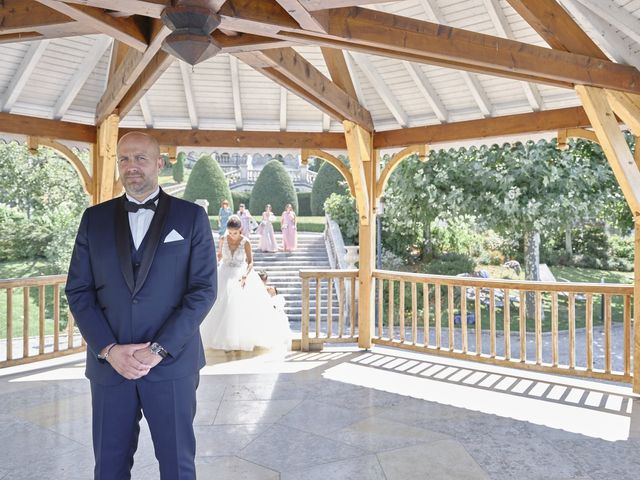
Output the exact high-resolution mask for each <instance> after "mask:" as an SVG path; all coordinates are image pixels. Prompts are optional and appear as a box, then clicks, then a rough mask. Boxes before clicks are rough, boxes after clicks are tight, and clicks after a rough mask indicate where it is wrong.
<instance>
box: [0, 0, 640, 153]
mask: <svg viewBox="0 0 640 480" xmlns="http://www.w3.org/2000/svg"><path fill="white" fill-rule="evenodd" d="M166 3H167V2H165V1H163V0H68V1H64V2H63V1H60V0H37V1H35V0H33V1H32V0H4V1H1V2H0V109H1V110H2V112H5V113H9V114H12V115H11V116H6V115H3V116H0V131H14V130H11V129H15V128H16V127H15V126H12V127H11V129H9V128H5V129H4V130H3V124H4V125H8V123H9V121H10V122H27V123H28V120H26V121H25V120H24V119H23V120H20V117H18V116H19V115H24V116H33V117H39V118H41V119H52V120H62V121H64V122H71V123H79V124H85V125H95V124H96V123H97V122H100V121H101V120H103V119H104V118H105V117H106V116H107V115H108V114H110V113H111V112H113V111H115V110H116V109H117V110H118V111H119V112H120V114H121V117H122V119H121V122H120V126H121V127H122V128H154V129H181V130H189V129H198V130H214V131H238V132H244V133H243V134H246V132H252V131H261V132H290V133H295V132H314V133H322V132H335V133H340V132H342V131H343V127H342V123H341V120H344V119H347V120H351V121H353V122H355V123H358V124H360V125H363V126H364V127H366V128H368V129H370V130H374V131H376V132H386V134H385V135H386V136H385V135H382V137H381V140H380V142H381V143H380V144H378V146H393V145H396V144H398V142H399V141H401V142H403V143H405V144H406V143H408V142H407V141H406V140H407V139H409V140H411V141H414V139H417V138H419V139H422V138H424V141H429V140H430V139H431V140H432V141H434V140H435V141H436V142H437V141H451V140H452V138H451V137H455V136H456V133H455V131H456V130H458V129H456V130H452V129H447V128H446V125H445V124H450V123H455V122H465V123H463V124H460V125H461V127H460V128H463V129H464V128H468V129H477V128H479V129H480V130H479V131H480V132H481V133H482V128H483V127H482V125H484V123H483V122H482V120H483V119H491V118H496V117H497V118H498V120H496V122H494V123H492V125H494V128H497V127H495V125H502V126H501V128H503V129H505V132H504V133H509V132H511V133H518V132H519V131H522V130H523V129H524V130H526V128H527V126H528V125H531V127H534V128H537V129H545V128H546V127H548V129H552V128H561V127H562V126H563V125H564V124H565V123H568V124H569V125H567V126H577V124H580V122H581V121H582V120H584V121H583V122H582V124H585V125H588V120H586V117H585V115H584V113H583V112H582V109H581V108H576V107H579V105H580V101H579V99H578V97H577V96H576V94H575V92H574V90H573V88H572V86H573V85H575V84H591V85H596V86H603V87H607V88H611V89H618V90H622V91H630V92H634V93H640V73H639V72H638V71H637V70H636V67H638V66H640V33H638V32H640V1H638V0H559V2H558V3H557V4H556V3H555V2H554V1H552V0H550V1H545V2H542V1H537V2H536V1H532V0H528V1H525V0H400V1H392V2H371V0H369V1H368V4H365V3H367V2H365V1H363V0H361V1H358V0H277V1H276V0H263V1H259V2H258V1H249V0H227V1H226V2H225V1H223V0H217V1H213V0H212V1H210V2H209V3H210V4H211V5H213V7H214V8H215V9H216V10H217V11H218V14H219V15H220V18H221V21H222V23H221V25H220V28H219V29H218V30H216V31H215V32H214V34H213V35H214V37H215V39H216V41H217V43H218V44H219V45H221V46H222V50H221V52H220V53H219V54H218V55H217V56H215V57H213V58H210V59H209V60H206V61H204V62H202V63H200V64H198V65H196V66H195V67H191V66H190V65H187V64H185V63H183V62H181V61H178V60H176V59H174V58H173V57H171V56H170V55H169V54H168V53H165V52H164V51H162V50H161V48H160V46H161V44H162V40H163V39H164V38H165V37H166V35H167V34H168V33H169V30H168V29H167V28H166V27H165V26H164V25H162V23H161V21H160V20H159V19H158V17H159V16H160V13H161V12H162V10H163V8H164V6H165V4H166ZM355 6H359V7H355ZM344 7H354V8H344ZM105 9H108V10H105ZM321 9H322V10H321ZM327 9H330V10H327ZM438 24H439V25H438ZM442 26H447V27H454V28H453V29H448V28H444V27H442ZM536 30H537V31H536ZM538 32H540V33H538ZM541 35H542V36H541ZM543 37H544V38H543ZM329 47H333V48H329ZM336 48H340V49H342V52H340V50H336ZM569 52H570V53H569ZM533 112H541V113H540V114H539V115H534V116H529V117H527V116H522V115H523V114H527V113H533ZM545 112H548V113H545ZM511 115H519V116H516V117H510V116H511ZM518 119H520V120H518ZM574 124H575V125H574ZM465 126H466V127H465ZM534 128H531V130H532V131H533V130H534ZM434 132H435V133H434ZM438 132H441V133H438ZM467 133H468V132H465V135H466V134H467ZM485 133H486V132H485ZM211 135H212V136H215V134H211ZM434 135H436V136H435V138H434ZM438 135H442V138H439V137H438ZM483 135H484V133H483ZM291 138H293V137H291ZM326 138H327V139H329V138H331V137H329V136H327V137H326ZM336 138H337V136H336ZM465 138H469V137H468V135H467V137H465ZM399 139H402V140H399ZM178 140H180V139H178ZM453 140H455V138H453ZM181 141H183V140H181ZM338 143H341V141H339V142H338Z"/></svg>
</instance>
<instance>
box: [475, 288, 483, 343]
mask: <svg viewBox="0 0 640 480" xmlns="http://www.w3.org/2000/svg"><path fill="white" fill-rule="evenodd" d="M474 292H475V296H476V299H475V301H474V302H473V307H474V311H475V316H476V322H475V331H476V355H482V303H480V287H475V289H474Z"/></svg>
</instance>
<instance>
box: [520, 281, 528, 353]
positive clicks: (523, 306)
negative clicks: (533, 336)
mask: <svg viewBox="0 0 640 480" xmlns="http://www.w3.org/2000/svg"><path fill="white" fill-rule="evenodd" d="M526 315H527V299H526V292H525V291H524V290H523V289H522V288H521V289H520V361H521V362H526V361H527V316H526Z"/></svg>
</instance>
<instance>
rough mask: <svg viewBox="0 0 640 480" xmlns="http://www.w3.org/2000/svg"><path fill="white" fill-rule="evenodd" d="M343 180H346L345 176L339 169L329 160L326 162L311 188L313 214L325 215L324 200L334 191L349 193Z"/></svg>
mask: <svg viewBox="0 0 640 480" xmlns="http://www.w3.org/2000/svg"><path fill="white" fill-rule="evenodd" d="M342 182H344V177H343V176H342V174H341V173H340V172H339V171H338V169H337V168H336V167H334V166H333V165H331V164H330V163H329V162H324V163H323V164H322V166H321V167H320V170H319V171H318V176H317V177H316V180H315V182H313V189H312V190H311V213H312V214H313V215H324V211H325V210H324V202H325V201H326V200H327V198H329V196H330V195H331V194H332V193H337V194H339V195H344V194H345V193H347V189H346V188H345V186H344V184H343V183H342Z"/></svg>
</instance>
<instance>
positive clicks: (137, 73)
mask: <svg viewBox="0 0 640 480" xmlns="http://www.w3.org/2000/svg"><path fill="white" fill-rule="evenodd" d="M153 32H154V33H153V34H152V40H151V42H150V43H149V47H148V48H147V49H146V50H145V51H144V52H138V51H137V50H131V49H130V50H129V51H128V52H127V53H126V55H125V57H124V59H123V60H122V63H121V64H120V66H119V67H118V68H117V70H116V72H115V74H114V75H113V77H112V78H110V79H109V83H108V85H107V89H106V91H105V92H104V94H103V95H102V98H101V99H100V101H99V102H98V107H97V108H96V123H97V124H100V123H102V121H103V120H104V119H105V118H107V116H108V115H110V114H111V113H112V112H114V111H115V110H116V109H118V110H119V115H120V116H121V117H124V116H125V115H126V113H127V112H128V111H129V110H130V109H131V108H133V106H134V105H135V104H136V103H137V102H138V101H139V100H140V98H141V97H142V96H143V95H144V93H146V91H147V90H148V89H149V88H151V85H152V84H153V81H155V80H156V79H157V78H158V77H159V75H160V74H161V73H162V72H164V70H166V69H167V68H168V67H169V65H170V62H169V58H170V56H169V54H167V53H165V52H164V51H161V50H160V48H161V46H162V41H163V40H164V39H165V37H166V36H167V35H169V33H170V30H169V29H168V28H167V27H165V26H164V25H162V23H161V22H159V21H156V23H154V28H153ZM163 69H164V70H163Z"/></svg>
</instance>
